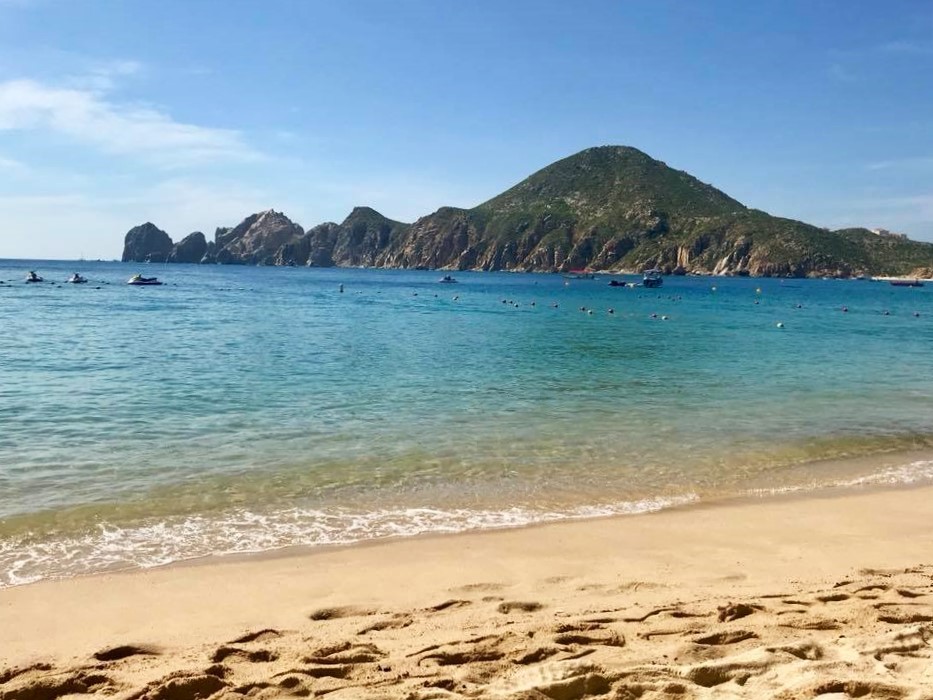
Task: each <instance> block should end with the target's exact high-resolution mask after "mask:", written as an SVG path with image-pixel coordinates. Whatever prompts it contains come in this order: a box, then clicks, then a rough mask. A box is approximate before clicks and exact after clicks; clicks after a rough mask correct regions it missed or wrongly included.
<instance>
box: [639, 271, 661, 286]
mask: <svg viewBox="0 0 933 700" xmlns="http://www.w3.org/2000/svg"><path fill="white" fill-rule="evenodd" d="M641 283H642V284H643V285H644V286H645V287H660V286H661V285H662V284H664V278H663V277H661V271H660V270H654V269H652V270H645V276H644V277H643V278H642V280H641Z"/></svg>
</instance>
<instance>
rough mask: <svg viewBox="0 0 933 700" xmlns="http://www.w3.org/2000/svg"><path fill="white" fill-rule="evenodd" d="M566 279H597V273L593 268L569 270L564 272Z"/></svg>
mask: <svg viewBox="0 0 933 700" xmlns="http://www.w3.org/2000/svg"><path fill="white" fill-rule="evenodd" d="M563 276H564V278H565V279H568V280H593V279H596V274H595V273H594V272H592V271H591V270H569V271H567V272H565V273H564V274H563Z"/></svg>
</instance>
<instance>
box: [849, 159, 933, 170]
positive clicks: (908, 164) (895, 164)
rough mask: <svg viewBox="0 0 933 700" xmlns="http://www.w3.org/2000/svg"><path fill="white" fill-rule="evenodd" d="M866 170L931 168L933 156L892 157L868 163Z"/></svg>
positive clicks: (932, 166)
mask: <svg viewBox="0 0 933 700" xmlns="http://www.w3.org/2000/svg"><path fill="white" fill-rule="evenodd" d="M865 168H866V170H926V169H931V168H933V156H921V157H912V158H894V159H892V160H880V161H877V162H875V163H869V164H868V165H867V166H865Z"/></svg>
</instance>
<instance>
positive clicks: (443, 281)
mask: <svg viewBox="0 0 933 700" xmlns="http://www.w3.org/2000/svg"><path fill="white" fill-rule="evenodd" d="M438 282H440V283H441V284H456V283H457V280H456V279H455V278H454V277H451V276H450V275H444V276H443V277H441V278H440V279H439V280H438Z"/></svg>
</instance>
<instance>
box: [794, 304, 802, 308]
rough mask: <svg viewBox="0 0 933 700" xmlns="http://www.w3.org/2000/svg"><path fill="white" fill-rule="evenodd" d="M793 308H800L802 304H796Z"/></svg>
mask: <svg viewBox="0 0 933 700" xmlns="http://www.w3.org/2000/svg"><path fill="white" fill-rule="evenodd" d="M794 308H795V309H802V308H803V304H797V306H795V307H794Z"/></svg>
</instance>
